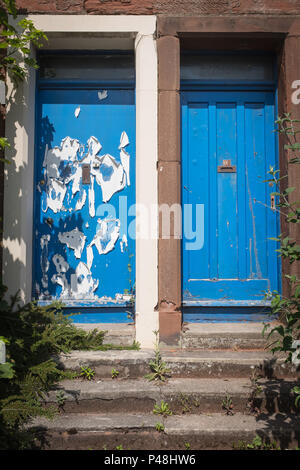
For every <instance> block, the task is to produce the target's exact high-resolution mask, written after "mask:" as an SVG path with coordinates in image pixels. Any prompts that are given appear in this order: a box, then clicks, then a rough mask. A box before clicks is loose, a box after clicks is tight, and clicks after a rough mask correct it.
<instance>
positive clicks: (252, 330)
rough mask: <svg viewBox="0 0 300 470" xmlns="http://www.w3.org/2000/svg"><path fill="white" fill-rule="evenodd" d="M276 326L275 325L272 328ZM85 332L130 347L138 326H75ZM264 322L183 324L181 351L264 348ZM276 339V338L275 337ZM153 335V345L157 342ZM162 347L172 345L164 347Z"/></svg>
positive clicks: (93, 324)
mask: <svg viewBox="0 0 300 470" xmlns="http://www.w3.org/2000/svg"><path fill="white" fill-rule="evenodd" d="M275 324H277V323H276V322H273V323H271V325H273V326H274V325H275ZM75 325H76V326H77V327H78V328H81V329H83V330H85V331H91V330H93V329H95V328H96V329H98V330H102V331H105V332H106V334H105V336H104V344H114V345H121V346H131V345H132V343H133V341H134V340H135V325H134V324H130V323H121V324H120V323H75ZM262 329H263V323H254V322H253V323H251V322H248V323H189V322H186V323H183V326H182V332H181V337H180V342H179V345H178V348H182V349H236V350H238V349H264V348H265V347H266V346H267V344H268V341H267V339H266V338H263V337H262ZM273 337H274V339H275V338H276V337H275V335H274V336H273ZM154 339H155V338H154V336H153V343H154ZM161 348H163V349H164V348H166V349H168V348H169V346H165V345H164V344H163V343H162V344H161Z"/></svg>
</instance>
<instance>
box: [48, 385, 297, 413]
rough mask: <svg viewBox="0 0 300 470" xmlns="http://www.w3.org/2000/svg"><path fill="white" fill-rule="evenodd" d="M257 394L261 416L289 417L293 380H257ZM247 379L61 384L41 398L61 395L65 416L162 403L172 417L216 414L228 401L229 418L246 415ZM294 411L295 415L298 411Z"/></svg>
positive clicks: (133, 410)
mask: <svg viewBox="0 0 300 470" xmlns="http://www.w3.org/2000/svg"><path fill="white" fill-rule="evenodd" d="M259 385H260V386H261V387H262V392H261V393H260V394H259V395H258V396H257V398H256V400H255V406H256V407H258V408H259V409H260V411H261V412H266V413H275V412H286V413H291V412H294V411H295V405H294V402H295V397H294V394H293V392H292V388H293V387H294V386H295V385H296V381H294V380H284V381H282V380H265V379H260V380H259ZM250 386H251V382H250V380H249V379H230V380H229V379H227V380H224V379H186V378H184V379H178V378H177V379H176V378H174V379H173V378H172V379H170V380H168V381H167V382H166V383H161V382H160V383H156V382H149V381H148V380H146V379H140V380H123V381H122V380H121V381H120V380H118V379H110V380H109V379H108V380H94V381H93V380H92V381H84V380H67V381H63V382H61V383H60V384H59V386H58V387H57V389H56V390H55V391H51V392H50V393H49V395H48V397H47V402H48V404H55V403H56V392H57V390H62V391H63V392H64V397H65V400H66V401H65V404H64V406H63V410H62V411H63V412H66V413H74V412H77V413H83V412H85V413H93V412H97V413H99V414H101V413H108V414H111V413H131V414H132V413H146V412H149V413H151V412H152V411H153V408H154V405H155V404H156V403H158V404H159V403H160V402H161V401H162V400H163V401H165V402H166V403H168V404H169V406H170V409H171V410H172V412H173V413H175V414H186V413H188V414H190V413H192V414H202V413H203V412H212V413H218V412H222V402H223V400H224V399H225V397H226V395H228V396H229V397H230V398H231V399H232V404H233V411H234V412H243V413H244V412H249V407H247V403H248V400H249V397H250V393H251V388H250ZM299 411H300V410H299Z"/></svg>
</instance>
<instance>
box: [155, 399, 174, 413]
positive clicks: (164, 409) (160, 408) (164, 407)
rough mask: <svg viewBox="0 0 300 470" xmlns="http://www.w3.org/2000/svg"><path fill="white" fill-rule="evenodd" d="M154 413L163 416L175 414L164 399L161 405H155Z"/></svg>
mask: <svg viewBox="0 0 300 470" xmlns="http://www.w3.org/2000/svg"><path fill="white" fill-rule="evenodd" d="M153 413H154V414H155V415H162V416H171V415H172V414H173V413H172V411H171V410H170V408H169V405H168V403H166V402H164V401H163V400H162V401H161V402H160V405H157V404H156V405H154V409H153Z"/></svg>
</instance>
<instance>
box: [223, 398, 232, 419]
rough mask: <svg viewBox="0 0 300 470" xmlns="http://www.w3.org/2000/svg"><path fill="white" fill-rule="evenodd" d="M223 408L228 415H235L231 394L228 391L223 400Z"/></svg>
mask: <svg viewBox="0 0 300 470" xmlns="http://www.w3.org/2000/svg"><path fill="white" fill-rule="evenodd" d="M222 408H223V410H225V412H226V414H227V415H233V414H234V413H233V403H232V399H231V396H230V395H229V394H228V393H227V394H226V396H225V398H224V400H222Z"/></svg>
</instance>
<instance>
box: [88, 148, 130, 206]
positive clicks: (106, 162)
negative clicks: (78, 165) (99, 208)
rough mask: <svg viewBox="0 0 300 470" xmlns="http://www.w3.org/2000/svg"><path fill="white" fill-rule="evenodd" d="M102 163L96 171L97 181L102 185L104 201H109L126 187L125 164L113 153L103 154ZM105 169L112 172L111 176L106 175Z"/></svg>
mask: <svg viewBox="0 0 300 470" xmlns="http://www.w3.org/2000/svg"><path fill="white" fill-rule="evenodd" d="M100 163H101V165H100V169H99V170H98V171H97V172H95V176H96V181H97V183H98V184H99V186H101V189H102V200H103V202H108V201H109V200H110V199H111V197H112V196H113V195H114V194H115V193H116V192H118V191H122V189H124V187H125V180H126V177H125V174H124V169H123V166H122V165H121V164H120V163H118V162H117V161H116V160H115V158H114V157H112V156H111V155H109V154H105V155H103V156H102V157H101V158H100ZM105 170H108V172H110V175H109V177H108V176H105V174H104V171H105Z"/></svg>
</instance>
